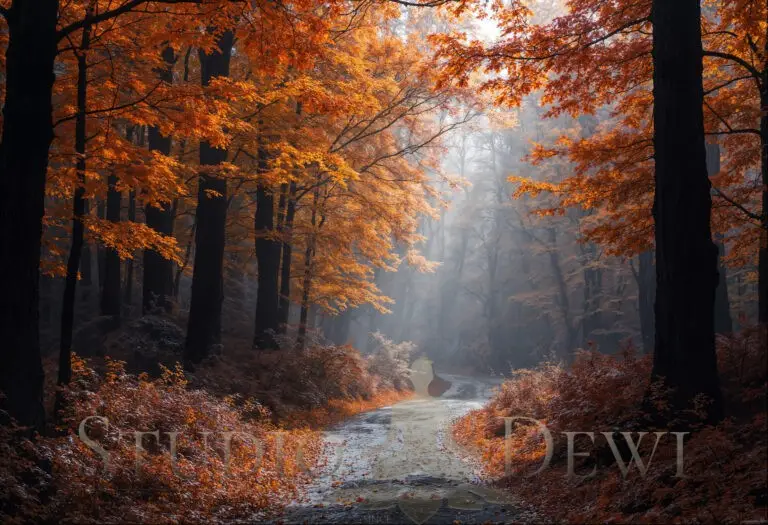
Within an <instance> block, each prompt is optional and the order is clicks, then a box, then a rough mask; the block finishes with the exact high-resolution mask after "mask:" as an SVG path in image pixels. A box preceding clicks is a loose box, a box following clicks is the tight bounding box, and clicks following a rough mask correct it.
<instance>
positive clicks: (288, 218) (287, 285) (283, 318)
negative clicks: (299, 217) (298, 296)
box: [277, 182, 296, 334]
mask: <svg viewBox="0 0 768 525" xmlns="http://www.w3.org/2000/svg"><path fill="white" fill-rule="evenodd" d="M295 217H296V183H295V182H291V185H290V190H289V192H288V202H287V209H286V212H285V222H284V224H283V260H282V267H281V268H280V301H279V303H278V305H277V317H278V320H277V323H278V327H279V329H280V333H281V334H285V333H286V331H287V330H288V315H289V314H290V311H291V262H292V257H293V246H292V245H291V243H292V242H293V241H292V230H293V221H294V218H295Z"/></svg>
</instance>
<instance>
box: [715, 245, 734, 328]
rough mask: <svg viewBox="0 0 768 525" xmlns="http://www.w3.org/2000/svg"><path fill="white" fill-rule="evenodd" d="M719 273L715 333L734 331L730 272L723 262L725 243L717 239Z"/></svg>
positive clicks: (716, 291) (716, 292)
mask: <svg viewBox="0 0 768 525" xmlns="http://www.w3.org/2000/svg"><path fill="white" fill-rule="evenodd" d="M717 253H718V258H717V273H718V275H719V281H718V283H717V289H716V290H715V333H716V334H730V333H733V318H732V317H731V302H730V299H729V295H728V272H727V269H726V268H725V265H723V263H722V258H723V257H724V256H725V244H724V243H723V242H722V240H720V239H718V241H717Z"/></svg>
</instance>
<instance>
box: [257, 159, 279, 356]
mask: <svg viewBox="0 0 768 525" xmlns="http://www.w3.org/2000/svg"><path fill="white" fill-rule="evenodd" d="M266 163H267V152H266V150H265V149H264V148H263V147H261V148H260V149H259V164H260V166H259V169H260V171H262V172H263V171H264V170H266ZM274 215H275V196H274V194H273V192H272V190H271V189H270V188H268V187H267V186H266V185H264V184H259V186H258V189H257V190H256V217H255V220H254V226H255V231H256V262H257V265H258V290H257V292H256V321H255V331H254V336H253V347H254V348H260V349H275V348H277V346H278V345H277V341H275V337H274V335H275V334H276V333H277V332H278V330H279V324H278V323H279V318H278V314H277V308H278V303H279V299H278V274H279V272H280V241H278V240H277V239H274V238H273V237H272V236H273V235H274V233H275V232H274V229H275V222H274V220H275V219H274Z"/></svg>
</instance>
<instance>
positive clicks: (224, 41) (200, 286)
mask: <svg viewBox="0 0 768 525" xmlns="http://www.w3.org/2000/svg"><path fill="white" fill-rule="evenodd" d="M233 40H234V35H233V33H232V32H231V31H226V32H224V33H222V34H221V35H220V36H219V37H218V38H217V39H216V49H215V50H214V51H213V52H212V53H211V54H207V53H205V52H204V51H200V69H201V78H202V84H203V86H207V85H208V84H209V83H210V81H211V79H212V78H215V77H226V76H228V75H229V62H230V58H231V56H232V44H233ZM226 159H227V150H226V149H221V148H216V147H213V146H211V145H210V144H209V143H207V142H201V143H200V164H201V166H217V165H218V164H221V163H222V162H224V161H225V160H226ZM214 169H215V168H214ZM196 218H197V228H196V231H195V246H196V249H195V262H194V265H195V266H194V273H193V275H192V299H191V302H190V307H189V322H188V324H187V341H186V348H185V352H184V360H185V362H186V363H188V364H191V363H199V362H200V361H201V360H203V359H204V358H205V357H206V356H208V354H209V350H210V348H211V346H213V345H216V344H219V343H220V342H221V305H222V302H223V301H224V290H223V275H222V267H223V262H224V240H225V227H226V220H227V182H226V180H225V179H222V178H220V177H217V176H215V175H212V174H209V173H201V174H200V181H199V191H198V195H197V213H196Z"/></svg>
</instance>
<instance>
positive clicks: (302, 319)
mask: <svg viewBox="0 0 768 525" xmlns="http://www.w3.org/2000/svg"><path fill="white" fill-rule="evenodd" d="M319 198H320V185H319V184H318V185H316V186H315V191H314V195H313V197H312V216H311V218H310V224H311V225H312V231H311V232H310V233H309V238H308V239H307V248H306V250H305V251H304V280H303V286H302V293H301V313H300V314H299V330H298V334H297V336H296V346H297V347H298V348H299V349H302V350H303V349H304V345H305V344H306V340H307V338H306V335H307V315H308V313H309V306H310V305H309V294H310V291H311V288H312V257H313V256H314V255H315V243H316V236H317V231H316V226H317V201H318V200H319ZM321 226H322V224H321Z"/></svg>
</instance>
